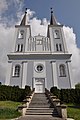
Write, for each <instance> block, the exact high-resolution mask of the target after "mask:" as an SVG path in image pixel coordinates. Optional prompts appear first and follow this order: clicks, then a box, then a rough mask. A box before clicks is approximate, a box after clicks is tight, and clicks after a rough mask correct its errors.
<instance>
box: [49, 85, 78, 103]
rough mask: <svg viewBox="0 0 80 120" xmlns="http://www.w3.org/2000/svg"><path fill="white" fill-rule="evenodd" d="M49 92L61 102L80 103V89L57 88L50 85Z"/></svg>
mask: <svg viewBox="0 0 80 120" xmlns="http://www.w3.org/2000/svg"><path fill="white" fill-rule="evenodd" d="M50 92H51V93H53V95H56V96H57V97H58V98H59V99H60V100H61V101H62V102H66V103H78V104H80V89H57V87H52V88H51V89H50Z"/></svg>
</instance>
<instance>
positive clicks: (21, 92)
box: [0, 85, 31, 102]
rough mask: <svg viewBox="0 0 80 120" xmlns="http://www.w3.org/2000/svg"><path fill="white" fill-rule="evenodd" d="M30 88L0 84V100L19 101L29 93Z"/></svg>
mask: <svg viewBox="0 0 80 120" xmlns="http://www.w3.org/2000/svg"><path fill="white" fill-rule="evenodd" d="M30 92H31V89H30V87H29V86H26V87H25V89H21V88H19V87H18V86H13V87H12V86H5V85H0V100H1V101H5V100H11V101H18V102H21V101H22V100H23V99H24V98H25V97H26V96H27V95H29V94H30Z"/></svg>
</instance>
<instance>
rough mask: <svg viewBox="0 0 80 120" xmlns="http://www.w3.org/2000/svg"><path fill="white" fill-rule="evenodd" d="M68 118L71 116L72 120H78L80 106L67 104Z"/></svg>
mask: <svg viewBox="0 0 80 120" xmlns="http://www.w3.org/2000/svg"><path fill="white" fill-rule="evenodd" d="M67 106H68V107H67V112H68V118H73V119H74V120H80V108H79V105H78V106H75V105H74V104H67Z"/></svg>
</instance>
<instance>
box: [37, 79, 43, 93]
mask: <svg viewBox="0 0 80 120" xmlns="http://www.w3.org/2000/svg"><path fill="white" fill-rule="evenodd" d="M44 92H45V78H35V93H44Z"/></svg>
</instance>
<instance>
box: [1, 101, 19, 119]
mask: <svg viewBox="0 0 80 120" xmlns="http://www.w3.org/2000/svg"><path fill="white" fill-rule="evenodd" d="M20 104H21V103H20V102H12V101H0V120H7V119H12V118H16V117H19V116H20V115H21V113H19V112H18V111H17V110H16V109H17V106H18V105H20Z"/></svg>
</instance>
